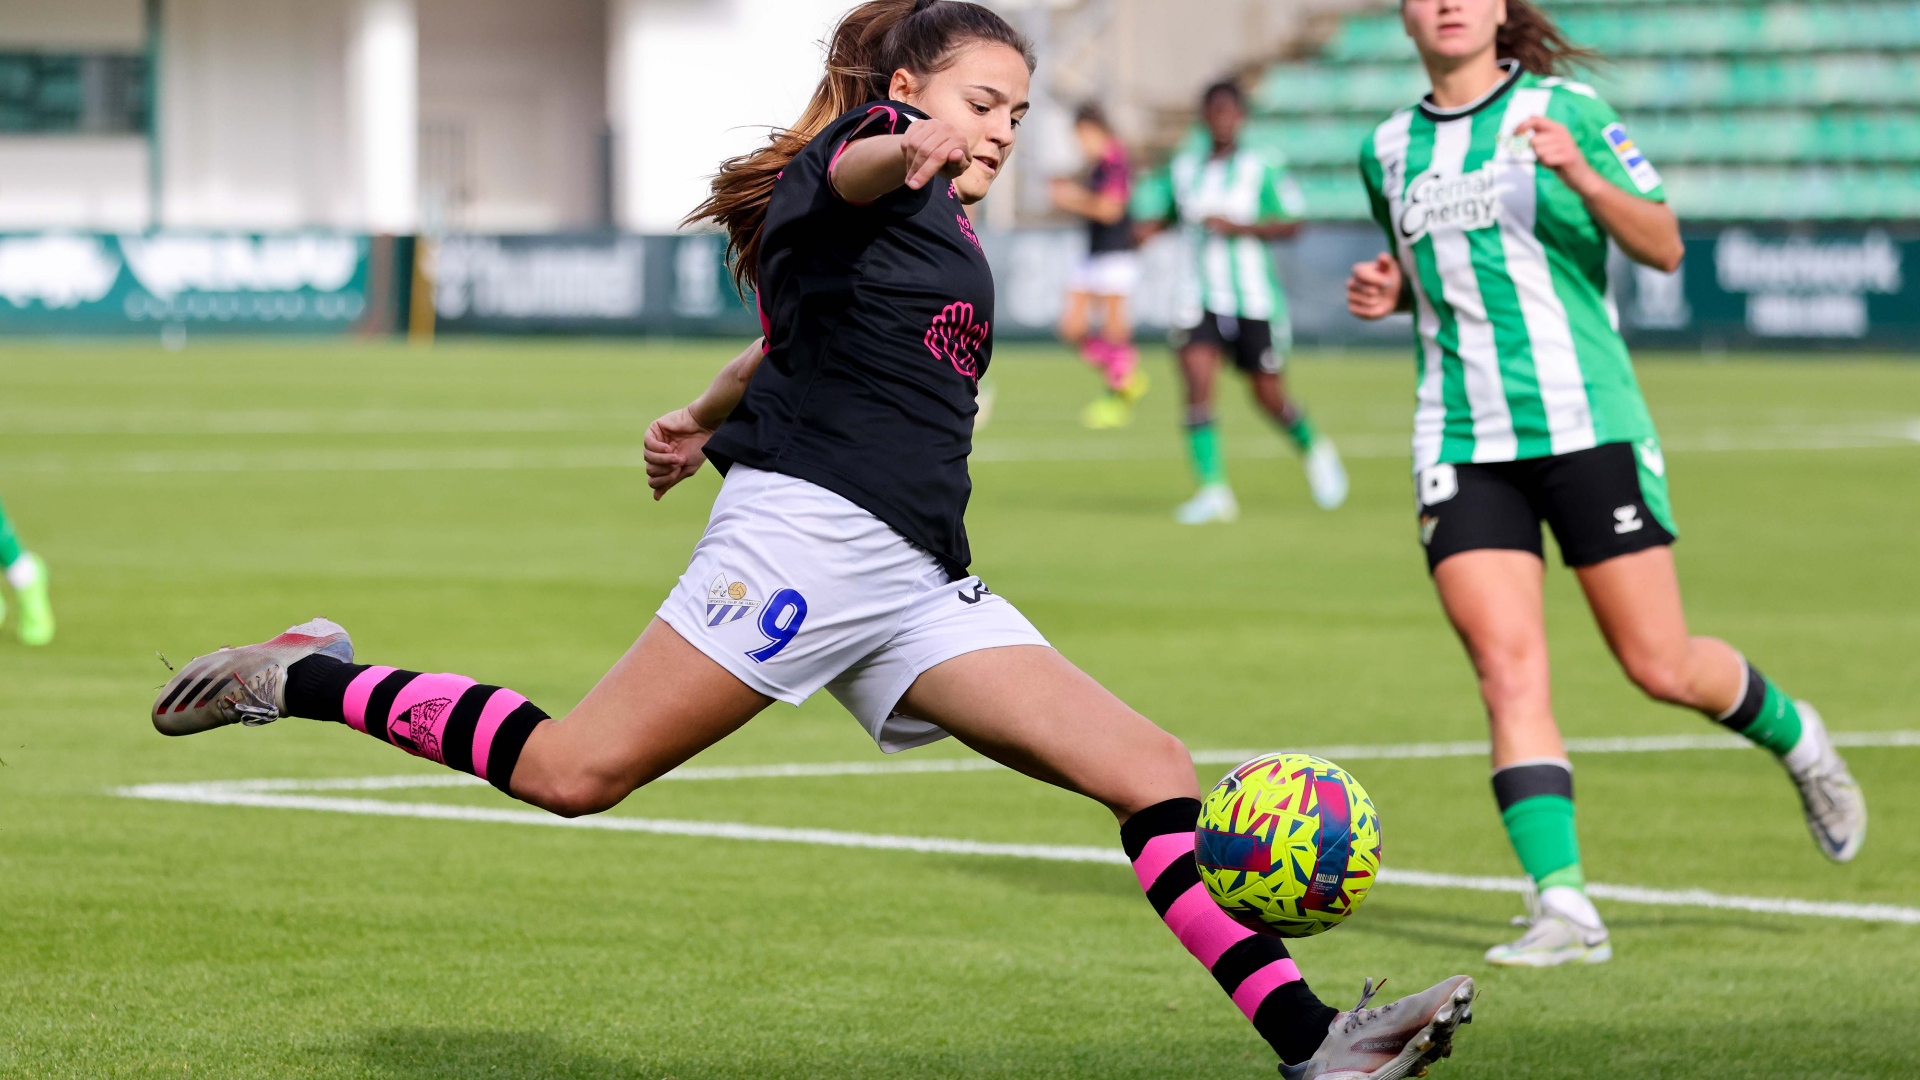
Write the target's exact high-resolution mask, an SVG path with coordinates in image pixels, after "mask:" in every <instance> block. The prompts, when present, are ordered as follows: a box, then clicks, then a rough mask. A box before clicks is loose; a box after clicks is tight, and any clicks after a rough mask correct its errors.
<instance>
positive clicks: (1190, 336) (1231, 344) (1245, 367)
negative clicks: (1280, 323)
mask: <svg viewBox="0 0 1920 1080" xmlns="http://www.w3.org/2000/svg"><path fill="white" fill-rule="evenodd" d="M1189 345H1211V346H1213V347H1214V348H1216V349H1219V350H1220V351H1221V352H1222V353H1223V354H1225V355H1226V357H1227V358H1228V359H1229V360H1232V361H1233V366H1234V367H1237V368H1239V369H1240V370H1241V371H1244V372H1246V373H1247V374H1249V375H1278V374H1279V373H1280V369H1281V368H1283V367H1285V366H1286V363H1287V358H1286V355H1285V354H1284V353H1282V352H1280V351H1279V350H1277V349H1275V348H1274V341H1273V324H1272V323H1270V322H1267V321H1266V320H1265V319H1236V318H1234V317H1233V316H1231V315H1215V314H1214V313H1213V312H1211V311H1209V312H1207V313H1206V315H1204V316H1202V317H1201V319H1200V325H1198V326H1193V327H1188V328H1187V329H1185V330H1175V331H1174V332H1173V347H1174V348H1176V349H1184V348H1186V347H1187V346H1189Z"/></svg>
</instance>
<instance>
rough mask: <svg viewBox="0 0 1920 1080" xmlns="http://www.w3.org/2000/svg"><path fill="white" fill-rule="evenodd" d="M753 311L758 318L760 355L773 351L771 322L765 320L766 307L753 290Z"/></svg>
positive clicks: (758, 293)
mask: <svg viewBox="0 0 1920 1080" xmlns="http://www.w3.org/2000/svg"><path fill="white" fill-rule="evenodd" d="M753 310H754V312H755V314H757V315H759V316H760V355H761V356H765V355H767V354H768V353H770V352H772V351H773V320H772V319H769V318H767V305H766V303H765V302H764V301H762V300H761V299H760V292H759V290H757V289H756V290H754V294H753Z"/></svg>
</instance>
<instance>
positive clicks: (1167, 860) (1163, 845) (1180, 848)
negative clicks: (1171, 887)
mask: <svg viewBox="0 0 1920 1080" xmlns="http://www.w3.org/2000/svg"><path fill="white" fill-rule="evenodd" d="M1180 858H1188V859H1191V858H1193V834H1192V833H1190V832H1186V833H1167V834H1165V835H1162V836H1156V837H1154V838H1153V839H1151V840H1149V841H1147V846H1146V847H1144V848H1142V849H1141V850H1140V857H1139V858H1137V859H1135V860H1133V873H1134V876H1135V877H1137V878H1139V879H1140V888H1141V890H1142V891H1145V890H1147V889H1151V888H1153V883H1154V882H1156V881H1159V880H1160V874H1161V872H1162V871H1164V870H1166V868H1167V867H1169V866H1172V865H1173V863H1174V860H1176V859H1180Z"/></svg>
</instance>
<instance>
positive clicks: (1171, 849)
mask: <svg viewBox="0 0 1920 1080" xmlns="http://www.w3.org/2000/svg"><path fill="white" fill-rule="evenodd" d="M1199 821H1200V801H1199V800H1198V799H1168V800H1167V801H1166V802H1163V803H1156V804H1154V805H1152V806H1149V807H1147V808H1146V809H1145V810H1142V811H1140V812H1139V813H1137V814H1135V815H1133V816H1132V817H1130V818H1128V819H1127V821H1126V824H1124V825H1122V826H1120V841H1121V843H1122V844H1124V845H1125V846H1126V849H1127V858H1128V859H1129V860H1131V861H1132V863H1133V872H1134V873H1135V874H1136V875H1138V877H1139V878H1140V887H1141V888H1143V889H1145V890H1146V891H1147V899H1148V900H1149V901H1151V902H1152V904H1153V910H1155V911H1157V912H1159V913H1160V918H1161V919H1163V920H1165V922H1166V924H1167V928H1168V929H1170V930H1172V931H1173V934H1174V936H1175V937H1177V938H1179V939H1180V944H1182V945H1185V946H1186V947H1187V951H1188V952H1190V953H1192V954H1193V957H1194V959H1196V960H1198V961H1200V963H1201V964H1203V965H1205V966H1206V968H1207V970H1208V971H1210V972H1212V973H1213V977H1214V980H1215V981H1216V982H1218V983H1219V984H1220V989H1222V990H1225V991H1226V992H1227V994H1228V996H1230V997H1232V998H1233V1003H1234V1004H1235V1005H1238V1006H1240V1011H1241V1012H1243V1013H1245V1014H1246V1015H1247V1019H1249V1020H1251V1021H1253V1026H1254V1028H1255V1030H1257V1031H1259V1032H1260V1035H1261V1037H1262V1038H1264V1039H1266V1040H1267V1042H1269V1043H1271V1044H1272V1045H1273V1049H1274V1052H1275V1053H1277V1054H1279V1055H1280V1060H1282V1061H1284V1062H1286V1063H1287V1064H1289V1065H1297V1064H1299V1063H1300V1062H1302V1061H1305V1060H1307V1059H1308V1058H1310V1057H1312V1056H1313V1052H1314V1051H1315V1050H1317V1049H1319V1048H1320V1043H1321V1042H1322V1041H1323V1040H1325V1039H1326V1037H1327V1025H1329V1024H1331V1023H1333V1018H1334V1017H1335V1016H1336V1015H1338V1013H1339V1010H1337V1009H1333V1008H1330V1007H1328V1006H1327V1005H1326V1004H1324V1003H1323V1002H1321V1000H1320V999H1319V998H1317V997H1315V996H1314V994H1313V991H1312V990H1309V989H1308V988H1307V982H1306V980H1305V979H1303V978H1301V976H1300V969H1299V968H1298V967H1297V966H1295V964H1294V962H1293V960H1292V958H1290V957H1289V956H1288V955H1287V947H1286V946H1285V945H1282V944H1280V940H1279V939H1278V938H1271V937H1267V936H1265V935H1262V934H1256V933H1254V932H1253V931H1252V930H1249V929H1247V928H1246V927H1244V926H1241V925H1240V924H1239V923H1237V922H1234V921H1233V919H1232V918H1230V917H1228V915H1227V913H1226V912H1224V911H1221V910H1220V905H1218V904H1216V903H1214V902H1213V897H1211V896H1209V895H1207V887H1206V886H1205V885H1202V884H1201V883H1200V867H1199V865H1198V864H1196V863H1195V862H1194V861H1193V830H1194V827H1195V826H1196V825H1198V824H1199Z"/></svg>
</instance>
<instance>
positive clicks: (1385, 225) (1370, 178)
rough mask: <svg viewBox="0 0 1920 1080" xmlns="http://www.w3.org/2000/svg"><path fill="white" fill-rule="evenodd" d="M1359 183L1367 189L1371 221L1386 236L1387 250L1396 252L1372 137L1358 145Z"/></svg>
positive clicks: (1382, 173) (1382, 171)
mask: <svg viewBox="0 0 1920 1080" xmlns="http://www.w3.org/2000/svg"><path fill="white" fill-rule="evenodd" d="M1360 182H1361V183H1362V184H1364V185H1365V186H1366V189H1367V206H1368V208H1369V209H1370V210H1371V211H1372V213H1373V220H1374V223H1375V224H1376V225H1379V226H1380V231H1381V232H1383V233H1385V234H1386V237H1387V250H1389V251H1398V250H1399V239H1398V238H1397V237H1395V236H1394V235H1393V210H1392V208H1391V207H1389V206H1388V205H1387V191H1386V187H1387V183H1386V176H1385V173H1384V170H1382V169H1381V167H1380V158H1379V155H1377V154H1375V153H1374V152H1373V136H1372V135H1368V136H1367V141H1366V142H1364V143H1361V144H1360Z"/></svg>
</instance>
